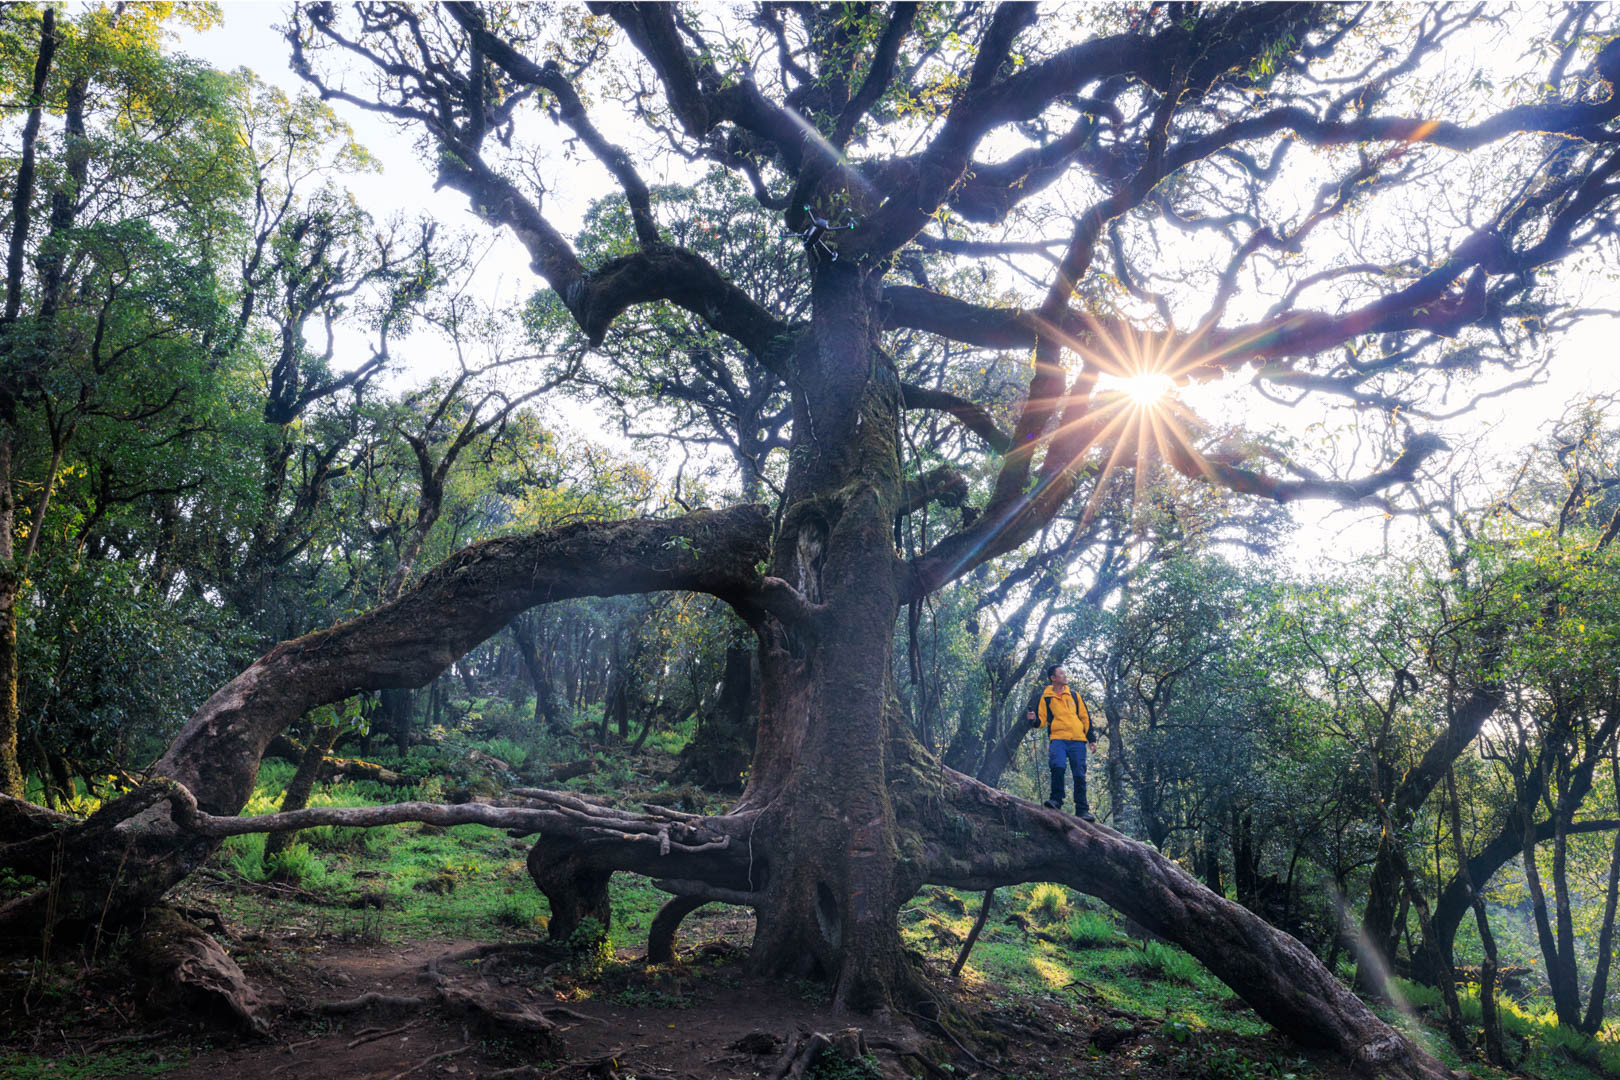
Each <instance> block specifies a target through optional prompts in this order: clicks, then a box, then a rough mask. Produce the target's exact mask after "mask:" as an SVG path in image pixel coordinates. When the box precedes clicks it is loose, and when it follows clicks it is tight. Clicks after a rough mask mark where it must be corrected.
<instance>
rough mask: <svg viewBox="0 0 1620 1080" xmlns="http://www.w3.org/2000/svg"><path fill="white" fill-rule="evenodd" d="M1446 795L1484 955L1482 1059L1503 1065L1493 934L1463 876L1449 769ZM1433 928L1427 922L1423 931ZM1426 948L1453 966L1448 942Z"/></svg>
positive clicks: (1458, 810)
mask: <svg viewBox="0 0 1620 1080" xmlns="http://www.w3.org/2000/svg"><path fill="white" fill-rule="evenodd" d="M1446 795H1447V797H1448V799H1449V801H1450V803H1451V843H1452V846H1453V848H1455V849H1456V852H1457V866H1458V867H1459V869H1460V872H1461V873H1462V874H1463V875H1464V880H1465V881H1466V882H1467V885H1468V891H1469V893H1470V895H1472V897H1473V908H1474V920H1475V922H1476V923H1477V924H1478V925H1479V940H1480V944H1481V945H1482V946H1483V947H1484V950H1485V957H1484V959H1483V960H1482V961H1481V962H1480V965H1479V1012H1480V1023H1481V1026H1482V1027H1483V1029H1484V1034H1485V1060H1486V1061H1487V1062H1489V1063H1490V1064H1492V1065H1501V1066H1505V1065H1507V1063H1508V1060H1507V1048H1506V1046H1505V1045H1504V1044H1503V1042H1502V1018H1501V1016H1500V1015H1499V1014H1498V1013H1497V1010H1496V970H1497V964H1496V937H1495V935H1493V934H1492V933H1491V920H1490V919H1489V918H1488V917H1487V916H1486V914H1485V899H1484V897H1482V896H1481V895H1480V894H1479V891H1478V890H1477V889H1475V888H1474V883H1473V882H1472V881H1471V880H1468V879H1467V877H1466V875H1467V874H1468V848H1467V847H1466V846H1465V845H1464V844H1463V831H1462V807H1461V806H1460V804H1459V801H1458V799H1457V780H1456V777H1455V776H1453V775H1452V770H1450V769H1447V770H1446ZM1433 932H1434V926H1433V924H1432V923H1431V924H1430V925H1429V927H1428V929H1427V930H1426V933H1433ZM1430 952H1431V954H1437V955H1438V956H1439V958H1440V959H1442V960H1443V961H1444V963H1445V964H1447V965H1449V966H1451V967H1453V968H1455V967H1456V963H1457V961H1456V958H1455V957H1454V956H1453V955H1452V952H1451V949H1450V947H1449V945H1448V946H1446V947H1444V948H1443V947H1442V946H1441V945H1440V943H1439V942H1436V943H1435V944H1433V945H1431V946H1430Z"/></svg>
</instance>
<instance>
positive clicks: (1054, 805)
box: [1041, 799, 1063, 810]
mask: <svg viewBox="0 0 1620 1080" xmlns="http://www.w3.org/2000/svg"><path fill="white" fill-rule="evenodd" d="M1041 805H1042V806H1044V807H1046V808H1047V809H1048V810H1061V809H1063V804H1062V803H1060V802H1058V801H1057V800H1056V799H1047V800H1046V801H1045V802H1043V803H1041Z"/></svg>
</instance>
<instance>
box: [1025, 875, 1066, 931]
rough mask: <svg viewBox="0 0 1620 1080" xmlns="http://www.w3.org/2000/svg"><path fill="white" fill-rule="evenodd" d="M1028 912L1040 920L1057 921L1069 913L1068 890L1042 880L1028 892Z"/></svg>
mask: <svg viewBox="0 0 1620 1080" xmlns="http://www.w3.org/2000/svg"><path fill="white" fill-rule="evenodd" d="M1029 913H1030V914H1031V915H1033V916H1035V917H1036V918H1037V919H1040V920H1041V921H1042V922H1049V923H1051V922H1057V921H1058V920H1059V919H1063V918H1066V917H1067V916H1068V914H1069V892H1068V890H1067V889H1065V888H1064V887H1063V886H1061V885H1053V884H1052V883H1050V882H1042V883H1041V884H1039V885H1037V886H1035V891H1034V892H1032V893H1030V894H1029Z"/></svg>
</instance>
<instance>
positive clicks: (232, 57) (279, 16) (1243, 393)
mask: <svg viewBox="0 0 1620 1080" xmlns="http://www.w3.org/2000/svg"><path fill="white" fill-rule="evenodd" d="M223 7H224V12H225V19H224V23H223V25H222V26H220V27H218V28H216V29H213V30H210V31H207V32H204V33H195V32H192V31H189V30H182V31H181V33H180V41H179V44H178V48H179V49H180V50H181V51H183V52H186V53H189V54H190V55H192V56H195V57H197V58H199V59H202V60H204V61H206V62H208V63H210V64H212V65H213V66H215V67H219V68H222V69H226V70H231V69H235V68H238V67H247V68H250V69H252V70H253V71H254V72H255V73H256V74H257V75H258V76H259V77H260V78H261V79H263V80H265V81H266V82H268V83H270V84H272V85H275V86H279V87H281V88H283V89H284V90H286V91H287V92H288V93H289V94H297V93H299V92H301V91H302V90H304V89H305V88H306V87H305V85H304V84H303V82H302V81H301V80H300V79H298V77H297V76H296V75H294V74H293V73H292V71H291V70H290V69H289V68H288V66H287V57H288V51H287V46H286V43H285V42H284V41H283V40H282V38H281V35H280V34H279V33H278V32H277V31H276V30H275V29H273V27H274V26H275V25H276V24H278V23H281V22H283V21H284V19H285V6H284V5H282V4H280V3H261V2H227V3H225V4H224V5H223ZM335 107H336V109H337V111H338V113H339V115H340V116H342V117H343V118H344V119H345V120H346V121H347V122H348V123H349V124H351V125H352V126H353V128H354V130H355V135H356V138H357V140H358V141H359V142H360V143H361V144H362V145H364V146H365V147H366V148H367V149H368V150H370V151H371V153H372V154H373V155H374V156H375V157H376V158H377V160H378V161H379V162H380V163H381V166H382V168H381V172H380V173H377V174H369V175H359V176H353V177H350V178H348V179H347V181H346V182H347V185H348V186H349V187H350V188H351V189H352V190H353V191H354V192H355V194H356V195H357V197H358V198H359V199H360V202H361V205H363V206H364V207H366V209H367V210H369V211H370V212H371V213H372V214H373V215H374V216H375V217H377V218H379V219H382V218H386V217H388V216H390V215H392V214H396V213H399V214H404V215H407V216H414V215H417V214H420V213H422V212H427V213H430V214H432V215H433V216H434V217H436V218H437V219H439V220H440V221H442V222H444V223H446V224H448V225H451V226H454V227H458V228H475V229H478V230H480V231H482V232H483V233H484V234H485V235H488V236H489V237H490V242H491V245H492V246H491V250H490V252H489V254H488V255H487V256H486V257H485V259H484V260H483V263H482V265H481V267H480V270H479V278H478V288H479V291H480V292H481V293H482V295H483V296H484V297H485V298H487V299H489V300H490V301H491V302H492V303H495V304H497V305H498V304H500V303H501V302H503V301H506V302H510V303H511V304H512V305H513V306H514V307H516V306H518V305H520V304H521V303H522V302H523V301H524V300H525V299H526V298H527V297H528V296H529V295H530V294H532V293H533V292H534V291H535V290H536V289H537V288H539V287H541V285H542V284H543V282H542V281H541V279H540V278H539V277H538V276H537V275H535V274H534V273H533V272H532V271H531V270H530V269H529V265H528V257H527V253H526V252H525V251H524V250H523V248H522V246H521V245H520V244H519V243H518V242H517V241H516V240H515V239H513V238H512V237H511V235H510V234H509V233H507V232H505V231H504V230H502V231H500V232H499V233H498V234H496V233H494V231H493V230H489V229H488V227H487V226H484V225H483V224H482V223H481V222H480V221H479V220H478V219H477V218H476V217H475V216H474V215H473V214H472V213H471V212H470V210H469V209H468V205H467V200H466V198H465V197H464V196H462V195H460V194H459V193H457V192H453V191H451V190H449V189H444V190H440V191H435V190H434V189H433V182H432V176H431V174H430V173H429V172H428V170H427V169H426V168H425V167H424V166H423V165H422V163H421V162H420V160H419V159H418V156H417V153H416V151H415V149H414V147H413V140H414V138H415V136H416V133H415V132H414V131H409V130H401V129H398V128H396V127H393V126H391V125H390V124H389V123H388V122H387V121H386V120H385V119H384V118H382V117H380V116H377V115H376V114H372V113H367V112H365V111H363V110H359V109H355V108H351V107H347V106H345V105H343V104H342V103H336V106H335ZM598 122H599V124H601V125H602V126H603V127H604V128H605V129H607V133H608V134H609V137H610V138H616V139H619V140H620V141H623V142H626V143H629V144H630V145H631V146H634V145H635V139H634V137H633V136H632V135H629V134H620V133H619V132H617V131H614V130H613V129H612V128H611V127H610V126H609V123H610V122H608V121H605V119H603V118H599V119H598ZM665 157H666V158H667V155H665ZM666 167H667V166H666ZM567 168H568V170H569V171H568V172H567V173H566V174H564V175H565V177H566V179H567V180H568V181H570V183H568V184H566V185H564V184H559V185H558V187H557V188H556V189H555V190H553V191H550V192H548V193H547V197H546V204H545V209H546V213H547V216H548V218H550V219H551V220H552V221H553V223H554V224H556V225H557V226H558V227H559V228H560V229H561V230H562V231H563V233H564V234H565V235H568V234H570V233H571V232H572V231H573V229H574V227H575V226H576V225H577V224H578V222H579V219H580V216H581V215H582V214H583V212H584V210H585V207H586V205H587V204H588V202H589V201H590V200H591V199H592V198H595V197H597V196H599V195H601V194H602V193H604V192H606V191H608V190H613V189H612V188H611V186H610V185H609V183H608V177H607V174H606V173H605V172H603V171H602V170H600V168H599V167H596V166H595V165H594V163H580V162H577V161H576V162H570V163H569V164H568V166H567ZM648 179H649V181H652V182H657V181H660V180H663V179H666V177H660V176H656V175H649V176H648ZM668 179H674V177H668ZM1595 288H1596V293H1595V294H1594V295H1592V296H1590V297H1589V298H1588V300H1589V302H1592V303H1597V304H1601V305H1602V306H1606V307H1611V308H1620V284H1617V283H1616V281H1615V280H1614V275H1613V274H1610V275H1609V278H1608V280H1606V281H1603V282H1600V283H1598V284H1597V285H1596V286H1595ZM1617 335H1620V321H1617V320H1612V319H1602V318H1598V319H1591V320H1588V321H1587V322H1586V323H1584V324H1582V325H1581V326H1579V327H1578V328H1577V329H1575V330H1574V331H1572V332H1570V333H1569V334H1567V335H1565V336H1564V337H1563V338H1562V339H1561V340H1560V341H1559V342H1558V343H1557V344H1556V346H1555V356H1554V361H1553V364H1552V365H1551V369H1550V374H1549V377H1548V378H1547V380H1546V381H1545V382H1544V383H1542V384H1541V385H1539V386H1536V387H1533V388H1530V389H1526V390H1519V391H1516V392H1514V393H1512V394H1510V395H1507V396H1504V397H1501V398H1497V399H1493V400H1489V401H1486V402H1484V403H1483V404H1482V405H1481V406H1480V407H1479V409H1478V410H1477V411H1476V412H1475V413H1474V414H1472V415H1470V416H1469V417H1467V418H1466V419H1464V420H1462V421H1457V422H1453V423H1452V424H1450V425H1448V426H1447V427H1445V428H1444V429H1442V430H1443V431H1445V432H1447V433H1449V434H1451V435H1453V436H1456V437H1457V439H1456V441H1461V440H1468V439H1480V438H1481V436H1483V442H1484V444H1485V445H1486V446H1487V447H1489V450H1490V452H1492V453H1493V456H1494V455H1500V456H1501V457H1502V458H1511V457H1513V456H1514V455H1515V454H1516V452H1517V451H1518V450H1520V449H1521V448H1523V447H1524V446H1526V445H1527V444H1529V443H1531V442H1533V441H1535V440H1536V439H1537V438H1539V437H1541V436H1542V435H1544V434H1545V431H1546V428H1547V425H1548V424H1549V423H1550V422H1552V420H1554V419H1555V418H1556V417H1557V416H1559V415H1560V414H1561V413H1562V412H1563V411H1564V409H1565V406H1566V404H1567V403H1568V402H1570V401H1571V400H1572V399H1573V398H1575V397H1577V396H1580V395H1588V394H1597V393H1606V392H1608V393H1615V392H1620V363H1617V361H1616V357H1617V356H1620V350H1617V349H1616V348H1615V344H1614V343H1615V340H1616V336H1617ZM435 348H437V346H436V345H432V344H430V343H429V342H427V341H426V340H425V339H417V340H413V341H411V342H407V343H405V348H404V349H402V350H400V352H401V353H402V354H403V356H404V360H405V363H406V366H407V371H409V372H410V373H411V375H409V376H407V377H417V378H420V377H424V376H425V375H426V374H431V373H433V372H434V371H437V370H443V368H444V366H446V365H448V363H449V359H448V358H447V357H439V356H436V355H434V352H433V350H434V349H435ZM360 355H365V353H364V352H363V351H362V352H361V353H360ZM1246 387H1247V384H1246V382H1243V381H1240V380H1227V381H1226V383H1225V384H1224V385H1220V384H1218V385H1216V386H1214V387H1208V388H1195V389H1194V390H1193V391H1192V392H1190V394H1189V395H1188V396H1189V399H1190V401H1191V403H1192V404H1193V405H1194V407H1195V408H1196V409H1197V411H1198V412H1199V413H1200V414H1202V415H1204V416H1205V418H1206V419H1209V420H1212V421H1220V420H1222V419H1225V418H1241V419H1242V420H1243V421H1244V422H1245V423H1246V424H1247V425H1248V426H1250V427H1251V428H1252V427H1264V426H1266V425H1277V426H1279V427H1282V428H1284V429H1289V430H1292V431H1293V432H1294V433H1295V434H1296V435H1298V436H1299V437H1301V438H1310V437H1312V435H1311V432H1310V430H1309V428H1308V426H1309V425H1311V424H1313V423H1316V422H1319V421H1321V420H1323V419H1324V417H1325V414H1324V412H1323V411H1322V410H1321V409H1319V408H1317V407H1315V406H1307V407H1301V408H1299V409H1296V410H1289V409H1283V408H1280V407H1276V406H1272V405H1270V404H1269V403H1266V402H1264V401H1262V400H1260V399H1259V398H1258V397H1257V396H1256V395H1255V394H1254V393H1253V392H1252V391H1248V390H1247V389H1246ZM551 409H552V414H553V422H556V421H561V422H562V423H563V424H564V425H565V426H566V427H569V428H573V429H575V430H580V431H588V432H589V433H590V437H591V438H593V439H598V440H600V439H604V438H605V439H607V440H608V441H609V442H610V443H616V444H617V445H618V446H619V447H620V448H621V449H623V448H624V443H623V441H622V440H620V439H619V438H618V437H617V436H616V434H615V433H614V432H612V431H611V430H609V429H606V428H604V427H603V426H602V425H601V424H600V422H599V421H591V420H588V419H587V418H586V414H584V413H582V412H581V411H580V408H579V407H577V406H576V407H570V406H568V405H567V404H566V403H563V404H560V405H559V404H556V403H553V405H552V406H551ZM1344 420H1345V417H1344V416H1343V414H1340V415H1339V416H1338V417H1337V418H1336V419H1330V420H1329V423H1330V424H1342V423H1343V422H1344ZM1292 510H1293V513H1294V516H1295V518H1296V520H1297V521H1298V522H1299V523H1300V526H1301V527H1300V532H1299V535H1298V537H1297V539H1296V540H1295V542H1294V544H1293V545H1292V547H1291V551H1290V555H1291V561H1292V562H1293V563H1294V564H1295V565H1296V567H1297V568H1299V569H1301V570H1305V569H1308V568H1311V567H1317V568H1322V567H1323V563H1324V562H1325V561H1328V560H1333V559H1337V558H1341V557H1342V558H1351V557H1357V556H1360V555H1364V554H1367V553H1371V552H1374V551H1377V550H1379V549H1380V548H1381V547H1382V546H1383V545H1384V544H1385V542H1386V530H1385V522H1384V518H1383V515H1382V514H1381V513H1380V512H1377V511H1374V510H1368V509H1345V508H1341V507H1338V506H1335V505H1332V504H1327V503H1320V502H1313V503H1303V504H1295V505H1294V506H1293V507H1292ZM1388 535H1389V536H1390V537H1391V538H1392V542H1394V543H1397V544H1404V543H1407V542H1410V538H1411V537H1412V536H1413V533H1412V532H1411V531H1410V530H1408V529H1404V528H1401V527H1396V528H1395V529H1394V531H1393V532H1391V533H1389V534H1388Z"/></svg>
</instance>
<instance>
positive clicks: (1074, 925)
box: [1069, 911, 1119, 949]
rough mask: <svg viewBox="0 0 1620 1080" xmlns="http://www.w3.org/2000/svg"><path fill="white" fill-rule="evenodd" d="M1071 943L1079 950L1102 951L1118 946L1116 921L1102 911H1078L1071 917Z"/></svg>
mask: <svg viewBox="0 0 1620 1080" xmlns="http://www.w3.org/2000/svg"><path fill="white" fill-rule="evenodd" d="M1069 941H1070V943H1071V944H1073V945H1074V947H1075V948H1077V949H1101V948H1105V947H1107V946H1109V945H1114V944H1117V943H1118V941H1119V935H1118V934H1117V933H1116V932H1115V930H1114V920H1113V919H1111V918H1109V917H1108V916H1107V915H1104V914H1103V913H1102V912H1100V911H1077V912H1075V913H1074V914H1073V915H1071V916H1069Z"/></svg>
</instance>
